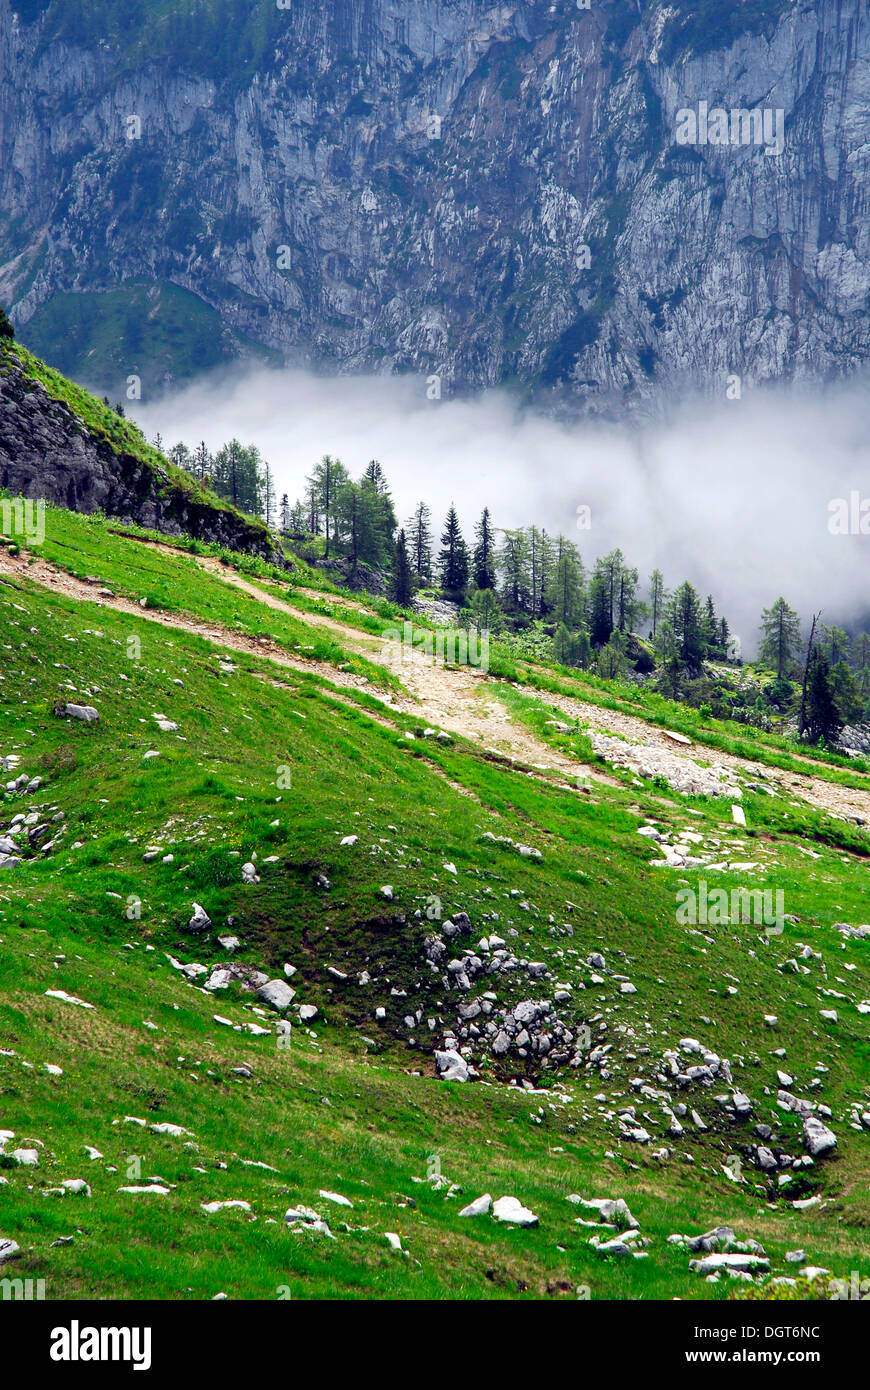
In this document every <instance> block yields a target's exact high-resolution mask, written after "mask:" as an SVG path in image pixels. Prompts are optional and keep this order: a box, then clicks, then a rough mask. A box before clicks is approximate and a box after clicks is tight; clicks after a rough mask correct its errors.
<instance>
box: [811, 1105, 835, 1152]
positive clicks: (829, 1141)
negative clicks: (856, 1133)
mask: <svg viewBox="0 0 870 1390" xmlns="http://www.w3.org/2000/svg"><path fill="white" fill-rule="evenodd" d="M804 1142H805V1143H806V1146H807V1150H808V1152H809V1153H810V1154H811V1155H812V1157H813V1158H818V1157H819V1155H820V1154H826V1153H828V1151H829V1150H830V1149H833V1148H835V1147H836V1144H837V1136H836V1134H834V1132H833V1130H830V1129H828V1127H827V1126H826V1125H823V1124H822V1122H821V1120H819V1119H817V1117H816V1116H815V1115H808V1116H807V1118H806V1119H805V1120H804Z"/></svg>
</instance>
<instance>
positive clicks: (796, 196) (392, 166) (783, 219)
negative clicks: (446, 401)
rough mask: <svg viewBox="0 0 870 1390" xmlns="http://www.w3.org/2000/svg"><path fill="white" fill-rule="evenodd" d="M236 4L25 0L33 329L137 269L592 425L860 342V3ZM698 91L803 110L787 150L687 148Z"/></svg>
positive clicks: (11, 285) (289, 348)
mask: <svg viewBox="0 0 870 1390" xmlns="http://www.w3.org/2000/svg"><path fill="white" fill-rule="evenodd" d="M212 8H213V7H205V6H204V7H201V10H200V11H199V13H200V14H201V16H203V17H202V18H201V19H200V20H199V21H198V22H196V23H195V22H194V21H192V20H189V19H185V18H181V17H179V18H178V19H177V20H176V21H174V22H175V28H173V24H168V25H166V26H161V27H160V28H159V29H157V28H155V27H154V26H150V27H149V26H148V15H147V6H146V7H134V8H133V9H132V10H129V9H124V10H121V11H119V12H118V16H117V18H116V17H115V16H110V17H109V18H108V19H107V18H106V16H105V15H103V14H102V13H101V14H100V17H99V20H98V17H97V15H96V13H95V14H94V16H93V18H92V19H90V18H89V17H88V15H87V14H85V13H82V7H81V6H76V5H74V4H73V3H72V0H62V3H57V4H55V5H52V6H51V7H48V8H47V9H46V8H45V7H37V6H34V5H27V6H23V5H16V4H15V3H14V0H12V3H10V0H0V91H2V93H3V97H2V108H0V117H2V118H0V206H2V207H3V210H4V213H5V214H6V218H5V221H4V223H3V229H2V232H0V301H3V302H5V303H6V304H7V305H11V306H12V316H13V320H14V321H15V322H16V324H17V325H18V326H19V327H20V328H23V327H24V326H25V325H26V324H27V323H28V321H29V320H31V319H32V318H33V316H34V315H36V314H38V313H39V311H40V310H41V309H43V306H46V305H47V303H48V301H50V300H51V299H52V298H53V297H54V296H57V295H59V294H63V293H68V292H70V291H71V290H73V289H74V290H76V291H78V292H81V291H99V290H100V289H105V288H107V287H110V286H117V285H119V284H121V285H123V284H124V282H129V281H132V280H134V279H136V280H138V281H139V282H140V283H141V282H142V281H144V282H145V283H150V284H152V285H171V286H174V287H176V290H177V292H178V293H181V292H183V291H188V292H189V293H192V294H193V295H196V296H198V298H199V300H200V306H199V307H202V302H204V303H205V304H206V305H208V306H211V308H212V310H213V311H214V312H215V314H216V316H218V317H216V321H217V322H219V323H222V324H223V326H224V328H225V329H226V330H228V331H230V330H231V331H232V332H233V333H237V334H241V335H244V336H246V337H248V338H249V339H252V340H254V341H256V342H259V343H262V344H266V345H268V346H269V347H270V348H273V349H276V350H277V351H278V352H279V353H280V354H282V355H283V356H284V358H285V360H288V361H291V362H294V363H298V364H307V363H319V364H325V365H331V366H335V367H338V368H340V369H344V370H371V371H378V372H384V371H403V372H412V373H417V374H419V377H420V390H421V392H422V391H424V390H425V389H426V384H425V379H426V378H427V377H429V376H432V375H437V376H438V377H439V378H440V389H441V392H442V394H448V393H450V392H453V391H455V390H457V389H460V388H462V387H469V386H481V385H491V384H494V383H497V382H499V381H502V380H505V379H507V378H513V379H519V380H524V381H526V382H528V383H531V384H533V385H537V386H539V387H541V388H543V389H544V390H547V391H550V390H554V391H556V392H557V393H559V394H560V396H561V395H562V394H564V395H565V396H566V397H568V398H569V399H570V400H571V401H572V402H576V403H578V404H579V405H581V406H584V407H586V408H588V409H592V410H598V411H604V410H606V409H608V408H614V409H616V408H620V407H624V406H629V407H631V406H633V407H636V408H640V409H643V410H645V411H648V412H651V411H652V410H654V409H655V406H656V403H657V401H658V400H660V399H661V398H662V397H663V395H664V392H665V391H666V390H673V389H674V388H695V387H698V388H700V389H701V390H702V391H703V392H704V393H705V394H707V395H708V396H712V397H716V396H718V397H724V396H725V394H726V391H727V390H728V386H729V383H728V378H729V376H731V375H736V376H739V377H740V378H741V382H742V386H743V387H744V388H745V387H747V386H749V385H752V384H756V383H760V382H764V381H767V380H771V379H775V378H786V379H790V378H794V379H801V378H802V379H806V378H810V377H812V378H821V377H823V376H825V377H828V376H830V377H835V376H837V375H841V374H843V373H845V372H848V371H850V370H852V369H853V368H854V367H855V366H856V365H858V364H860V363H861V362H863V361H865V360H866V358H867V356H868V349H870V324H868V316H867V312H866V299H867V293H868V289H870V239H868V236H867V232H866V219H865V218H863V217H862V216H861V215H860V210H861V209H862V208H863V207H864V206H865V203H866V197H867V183H868V161H867V158H866V157H865V154H864V151H866V150H867V149H868V148H870V101H868V99H867V98H868V79H867V71H868V56H870V23H868V16H867V12H866V6H864V5H863V4H862V3H861V2H860V0H840V3H837V4H834V3H832V0H822V3H819V4H816V5H809V4H803V5H798V4H797V3H795V2H794V0H770V3H768V4H766V5H764V6H759V5H755V6H738V5H731V6H726V7H706V8H705V10H704V14H703V15H702V14H699V7H698V6H693V5H691V4H689V3H688V0H673V3H672V4H670V5H668V6H664V5H655V4H654V5H650V6H645V7H642V8H643V15H642V16H641V14H640V13H639V10H640V8H641V7H637V6H633V5H630V4H628V3H613V4H606V5H597V4H592V5H591V6H590V7H589V8H588V9H584V8H581V7H580V6H577V5H574V4H564V5H550V6H547V5H544V4H540V5H537V4H536V5H531V4H528V3H525V0H506V3H504V4H499V5H492V4H491V3H490V0H413V3H412V0H338V2H337V3H336V4H334V5H330V6H326V7H324V6H323V5H321V4H320V3H319V0H294V2H293V5H292V7H291V6H287V7H284V8H279V7H278V6H277V5H273V6H272V8H271V11H270V12H269V13H267V11H268V10H269V7H268V6H266V7H264V10H263V13H262V15H261V16H260V19H261V21H262V23H259V21H258V24H259V28H258V32H257V34H254V33H252V29H253V25H252V24H249V23H248V20H249V16H248V13H247V10H246V9H245V7H241V8H238V7H236V9H235V11H234V10H233V9H232V8H231V7H218V8H216V9H215V13H214V15H211V14H210V11H211V9H212ZM15 9H17V10H18V11H19V12H20V13H19V14H18V15H16V16H15V17H14V19H13V10H15ZM720 10H721V11H722V13H721V14H720ZM234 14H236V15H238V18H233V15H234ZM107 25H108V27H109V32H107V27H106V26H107ZM185 25H186V28H185V27H184V26H185ZM179 26H181V27H179ZM209 26H211V27H209ZM181 53H183V55H184V59H183V61H179V58H178V55H179V54H181ZM700 102H706V103H708V105H709V107H710V108H711V109H712V108H716V107H717V106H722V107H725V108H726V109H728V110H729V111H730V110H732V109H738V110H740V109H742V110H750V109H754V108H768V109H769V110H770V112H771V120H773V119H774V118H775V119H777V121H778V119H779V118H778V117H776V116H775V113H776V112H778V111H781V112H782V113H783V116H782V130H783V139H782V148H781V152H779V153H772V154H768V153H767V151H766V149H765V148H764V146H763V145H762V144H755V143H747V144H740V143H738V144H736V145H731V144H728V145H724V146H723V145H716V144H713V143H711V142H709V141H708V142H707V143H703V144H701V143H698V144H679V143H677V139H676V134H677V128H678V118H677V113H678V111H680V110H681V109H686V108H691V109H693V110H697V108H698V104H699V103H700ZM747 130H748V123H747ZM92 302H96V300H94V301H92ZM49 307H50V306H49ZM24 336H25V338H26V333H25V334H24ZM124 354H126V356H125V355H124ZM122 359H123V360H135V352H134V351H132V350H131V351H128V350H127V346H126V345H124V353H122ZM114 380H117V381H118V382H119V383H120V382H121V381H122V380H123V378H122V376H121V373H120V372H119V371H117V370H116V375H115V378H114ZM106 389H108V387H107V388H106Z"/></svg>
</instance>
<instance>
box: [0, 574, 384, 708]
mask: <svg viewBox="0 0 870 1390" xmlns="http://www.w3.org/2000/svg"><path fill="white" fill-rule="evenodd" d="M172 553H173V554H175V555H177V554H178V551H173V552H172ZM3 574H7V575H11V576H14V577H15V578H18V579H29V580H30V581H31V582H32V583H36V584H40V585H41V586H42V587H43V588H45V589H50V590H52V591H53V592H54V593H56V594H63V596H64V597H65V598H71V599H75V600H76V601H77V602H81V603H95V604H96V605H97V607H99V608H111V609H112V610H113V611H114V612H116V613H129V614H130V616H131V617H136V618H144V619H145V621H146V622H149V623H157V624H158V625H159V626H160V627H169V628H176V629H177V630H178V631H180V632H190V633H192V634H193V635H194V636H196V637H204V638H205V639H206V640H207V641H209V642H214V643H215V644H216V645H218V646H221V647H229V648H230V649H231V650H232V651H235V652H242V653H244V654H245V655H247V656H260V657H268V659H269V660H270V661H273V662H275V664H276V665H278V666H284V667H287V668H289V669H290V670H293V671H299V672H302V673H304V674H311V673H312V672H313V673H314V674H315V675H318V676H322V677H323V678H324V679H325V680H328V681H330V682H331V683H332V684H333V685H338V686H351V687H353V688H355V689H358V690H366V691H368V692H369V693H370V694H372V693H373V692H372V687H371V685H370V683H369V682H368V681H367V680H366V678H365V677H364V676H356V675H353V674H352V673H351V672H349V671H339V670H337V669H336V668H335V667H334V666H330V665H327V664H325V663H324V662H322V661H306V660H305V659H304V657H294V656H289V655H288V653H287V652H286V651H285V650H284V648H283V647H280V646H278V644H277V643H276V642H273V641H272V639H271V638H270V637H246V636H244V634H243V633H239V632H234V631H233V629H232V628H229V627H225V626H224V625H223V624H222V623H206V622H202V621H200V619H198V618H191V617H189V616H188V615H187V614H185V613H167V612H165V611H164V610H163V609H156V608H142V607H141V606H140V605H139V604H138V603H135V602H134V601H133V599H129V598H123V597H122V596H121V595H120V594H113V593H111V592H110V591H109V590H108V589H103V588H101V587H98V586H97V585H95V584H88V583H86V582H85V581H84V580H82V579H76V578H75V577H74V576H73V575H71V574H67V573H66V571H65V570H58V569H55V568H54V566H53V565H50V564H48V563H47V562H46V561H45V560H38V559H35V558H34V557H31V556H27V557H26V556H25V555H24V554H22V555H8V554H7V553H6V552H5V551H4V550H0V575H3ZM297 616H298V615H297Z"/></svg>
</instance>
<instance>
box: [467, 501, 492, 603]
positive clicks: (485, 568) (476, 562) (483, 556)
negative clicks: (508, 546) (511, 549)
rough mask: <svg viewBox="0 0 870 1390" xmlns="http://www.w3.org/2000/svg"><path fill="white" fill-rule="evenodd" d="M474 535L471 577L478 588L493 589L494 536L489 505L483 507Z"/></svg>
mask: <svg viewBox="0 0 870 1390" xmlns="http://www.w3.org/2000/svg"><path fill="white" fill-rule="evenodd" d="M474 536H475V542H476V543H475V546H474V555H473V558H472V562H471V571H472V578H473V579H474V582H475V584H476V585H477V587H478V589H494V588H495V584H496V570H495V537H494V536H493V530H492V521H491V520H490V515H489V507H484V509H483V512H482V513H481V517H480V521H479V522H478V523H477V525H476V526H475V528H474Z"/></svg>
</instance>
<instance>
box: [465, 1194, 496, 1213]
mask: <svg viewBox="0 0 870 1390" xmlns="http://www.w3.org/2000/svg"><path fill="white" fill-rule="evenodd" d="M491 1210H492V1197H491V1196H490V1195H489V1193H488V1192H484V1194H483V1196H482V1197H475V1199H474V1201H473V1202H469V1203H468V1206H467V1207H463V1208H462V1211H461V1212H460V1213H459V1215H460V1216H489V1213H490V1211H491Z"/></svg>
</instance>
